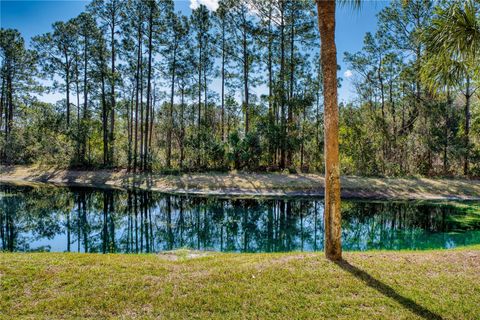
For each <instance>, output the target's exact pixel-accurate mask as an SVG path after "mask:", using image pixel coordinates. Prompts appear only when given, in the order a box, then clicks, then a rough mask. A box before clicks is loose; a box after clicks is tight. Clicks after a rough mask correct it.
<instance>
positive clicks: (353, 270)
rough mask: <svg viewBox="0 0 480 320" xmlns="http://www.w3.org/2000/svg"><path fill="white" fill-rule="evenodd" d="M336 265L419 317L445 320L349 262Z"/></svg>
mask: <svg viewBox="0 0 480 320" xmlns="http://www.w3.org/2000/svg"><path fill="white" fill-rule="evenodd" d="M335 263H336V264H337V265H338V266H339V267H340V268H342V269H343V270H345V271H347V272H349V273H350V274H352V275H353V276H355V277H356V278H357V279H359V280H362V281H363V282H364V283H365V284H366V285H367V286H369V287H371V288H373V289H375V290H377V291H378V292H380V293H381V294H383V295H384V296H386V297H388V298H391V299H393V300H395V301H397V302H398V303H400V304H401V305H402V306H403V307H405V308H407V309H408V310H410V311H411V312H413V313H414V314H416V315H417V316H419V317H422V318H424V319H435V320H437V319H438V320H441V319H443V318H442V317H441V316H440V315H438V314H436V313H434V312H432V311H430V310H428V309H426V308H424V307H422V306H421V305H419V304H417V303H416V302H415V301H413V300H412V299H410V298H407V297H404V296H402V295H400V294H399V293H397V292H396V291H395V290H394V289H393V288H392V287H390V286H389V285H387V284H385V283H383V282H381V281H379V280H377V279H375V278H374V277H372V276H371V275H369V274H368V273H366V272H365V271H363V270H361V269H359V268H357V267H355V266H353V265H351V264H350V263H349V262H348V261H345V260H341V261H338V262H335Z"/></svg>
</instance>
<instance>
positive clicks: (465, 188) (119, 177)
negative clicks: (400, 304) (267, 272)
mask: <svg viewBox="0 0 480 320" xmlns="http://www.w3.org/2000/svg"><path fill="white" fill-rule="evenodd" d="M0 182H3V183H13V184H32V183H49V184H54V185H59V186H89V187H99V188H117V189H127V188H139V189H144V190H152V191H158V192H164V193H172V194H192V195H212V196H235V197H256V196H260V197H265V196H266V197H279V196H288V197H296V196H302V197H303V196H306V197H308V196H316V197H322V196H323V192H324V178H323V176H321V175H318V174H281V173H267V174H259V173H195V174H181V175H161V174H152V175H147V174H132V173H128V172H127V171H126V170H117V171H114V170H97V171H79V170H66V169H60V168H56V167H50V166H48V167H47V166H0ZM342 197H343V198H360V199H387V198H388V199H391V198H395V199H405V200H408V199H411V200H420V199H425V200H480V180H466V179H428V178H415V179H413V178H410V179H407V178H365V177H355V176H346V177H342Z"/></svg>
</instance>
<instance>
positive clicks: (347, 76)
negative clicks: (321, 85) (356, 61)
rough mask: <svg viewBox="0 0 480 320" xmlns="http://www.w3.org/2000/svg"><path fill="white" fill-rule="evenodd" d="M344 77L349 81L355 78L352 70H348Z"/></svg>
mask: <svg viewBox="0 0 480 320" xmlns="http://www.w3.org/2000/svg"><path fill="white" fill-rule="evenodd" d="M343 76H344V77H345V78H347V79H348V78H351V77H352V76H353V72H352V71H351V70H347V71H345V72H344V73H343Z"/></svg>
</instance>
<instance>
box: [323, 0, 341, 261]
mask: <svg viewBox="0 0 480 320" xmlns="http://www.w3.org/2000/svg"><path fill="white" fill-rule="evenodd" d="M317 10H318V27H319V31H320V39H321V42H322V45H321V59H322V72H323V92H324V93H323V97H324V106H325V120H324V126H325V212H324V220H325V255H326V257H327V258H328V259H330V260H341V259H342V244H341V231H342V230H341V222H342V217H341V212H340V163H339V151H338V101H337V49H336V45H335V0H317Z"/></svg>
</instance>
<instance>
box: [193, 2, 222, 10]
mask: <svg viewBox="0 0 480 320" xmlns="http://www.w3.org/2000/svg"><path fill="white" fill-rule="evenodd" d="M218 1H219V0H190V9H192V10H195V9H197V8H198V7H200V5H201V4H203V5H204V6H205V7H207V9H208V10H211V11H216V10H217V9H218Z"/></svg>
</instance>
